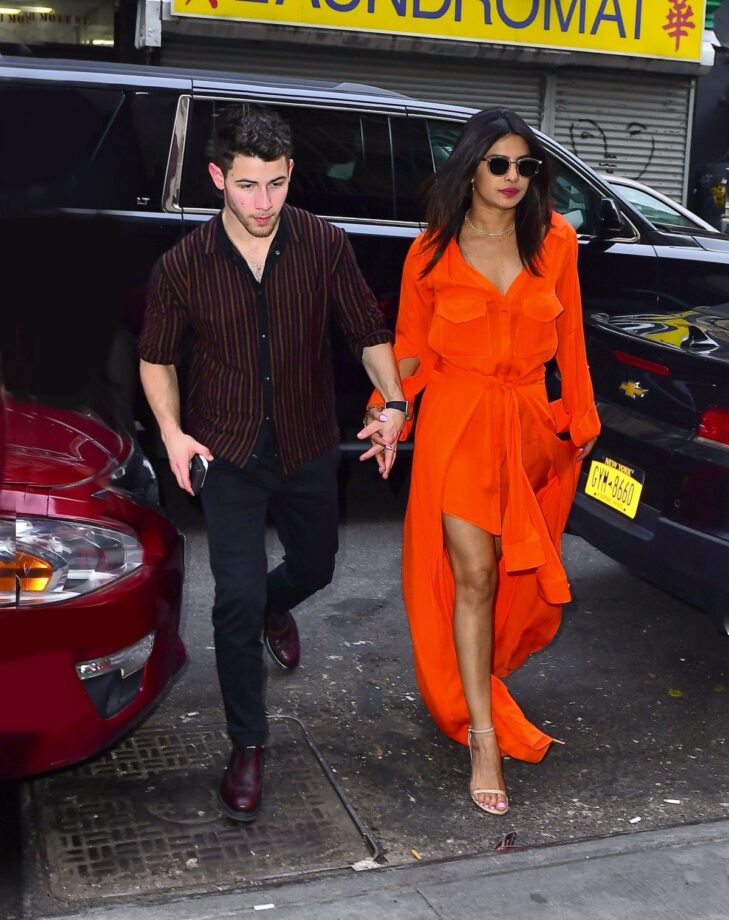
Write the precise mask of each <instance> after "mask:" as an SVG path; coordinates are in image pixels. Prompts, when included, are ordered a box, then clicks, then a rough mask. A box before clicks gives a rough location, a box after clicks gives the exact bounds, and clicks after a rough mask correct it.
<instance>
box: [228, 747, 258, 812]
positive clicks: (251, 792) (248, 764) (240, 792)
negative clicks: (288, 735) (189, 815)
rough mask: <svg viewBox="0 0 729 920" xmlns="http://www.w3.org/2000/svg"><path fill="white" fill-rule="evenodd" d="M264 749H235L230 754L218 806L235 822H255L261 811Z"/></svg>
mask: <svg viewBox="0 0 729 920" xmlns="http://www.w3.org/2000/svg"><path fill="white" fill-rule="evenodd" d="M262 791H263V746H262V745H259V746H258V747H246V748H236V747H234V748H233V750H232V751H231V754H230V760H229V761H228V766H227V767H226V768H225V773H224V774H223V782H222V783H221V784H220V789H219V790H218V804H219V805H220V807H221V808H222V809H223V811H224V812H225V814H226V815H227V816H228V817H229V818H232V819H233V820H234V821H253V819H254V818H255V817H256V815H257V814H258V812H259V811H260V810H261V793H262Z"/></svg>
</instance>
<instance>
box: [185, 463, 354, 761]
mask: <svg viewBox="0 0 729 920" xmlns="http://www.w3.org/2000/svg"><path fill="white" fill-rule="evenodd" d="M339 455H340V451H339V447H335V448H333V449H332V450H329V451H327V452H326V453H324V454H321V455H320V456H318V457H315V458H314V459H313V460H310V461H308V462H307V463H304V464H303V465H302V466H300V467H299V468H298V469H296V470H294V471H293V472H292V473H289V474H288V475H287V476H285V475H284V474H283V472H282V470H281V468H280V466H279V463H278V461H277V459H275V458H273V457H272V456H271V455H270V454H264V456H262V457H261V459H260V460H259V461H258V463H255V464H253V465H252V464H250V463H249V464H248V465H247V466H246V467H245V468H244V469H241V468H240V467H238V466H235V465H234V464H233V463H229V462H228V461H227V460H223V459H217V458H216V459H215V460H213V462H212V463H211V464H210V467H209V469H208V473H207V478H206V480H205V485H204V486H203V489H202V492H201V495H200V498H201V501H202V506H203V510H204V512H205V520H206V523H207V530H208V542H209V547H210V568H211V569H212V573H213V578H214V580H215V603H214V606H213V627H214V631H215V658H216V662H217V667H218V678H219V680H220V688H221V690H222V694H223V704H224V706H225V715H226V720H227V724H228V732H229V734H230V737H231V740H232V742H233V744H235V745H236V746H238V747H245V746H246V745H252V744H263V743H264V742H265V740H266V738H267V736H268V720H267V718H266V709H265V701H264V692H263V682H264V665H263V644H262V640H261V636H262V631H263V623H264V618H265V615H266V613H267V612H271V613H280V612H282V611H284V610H290V609H291V608H292V607H295V606H296V605H297V604H300V603H301V601H303V600H306V598H307V597H310V596H311V595H312V594H313V593H314V592H315V591H318V590H319V589H320V588H324V587H325V586H326V585H328V584H329V582H330V581H331V580H332V575H333V574H334V557H335V555H336V552H337V548H338V539H337V467H338V465H339ZM268 513H270V516H271V519H272V521H273V524H274V527H275V529H276V532H277V533H278V536H279V539H280V540H281V543H282V544H283V548H284V553H285V555H284V561H283V562H282V563H281V564H280V565H279V566H277V567H276V568H275V569H273V570H272V571H270V572H268V559H267V556H266V518H267V514H268Z"/></svg>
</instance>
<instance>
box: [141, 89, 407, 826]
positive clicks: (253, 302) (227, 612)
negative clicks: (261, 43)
mask: <svg viewBox="0 0 729 920" xmlns="http://www.w3.org/2000/svg"><path fill="white" fill-rule="evenodd" d="M293 166H294V163H293V160H292V144H291V136H290V131H289V128H288V126H287V124H286V123H285V122H284V121H283V120H282V119H281V118H280V117H279V116H278V115H277V114H276V113H274V112H272V111H269V110H266V109H251V110H246V109H245V108H244V107H242V106H231V107H229V108H228V109H226V110H225V111H224V112H223V114H221V115H220V116H219V119H218V126H217V129H216V138H215V150H214V154H213V157H212V162H211V163H210V164H209V171H210V176H211V178H212V181H213V183H214V185H215V187H216V188H217V189H218V190H219V191H220V192H222V196H223V200H224V206H223V209H222V211H221V212H220V214H218V215H217V216H216V217H215V218H213V219H212V220H211V221H209V223H207V224H205V225H204V226H202V227H200V228H198V229H196V230H194V231H193V232H192V233H190V234H189V235H188V236H187V237H186V238H185V239H184V240H182V242H181V243H179V244H178V245H177V246H175V247H174V248H173V249H171V250H170V251H169V252H167V253H166V254H165V255H164V256H163V257H162V259H161V260H160V261H159V262H158V264H157V266H156V267H155V269H154V272H153V274H152V277H151V280H150V286H149V295H148V304H147V312H146V318H145V324H144V329H143V331H142V336H141V340H140V356H141V377H142V384H143V386H144V390H145V393H146V395H147V399H148V400H149V403H150V406H151V408H152V411H153V412H154V414H155V417H156V419H157V422H158V424H159V428H160V432H161V434H162V439H163V441H164V443H165V446H166V448H167V453H168V456H169V461H170V466H171V468H172V472H173V473H174V475H175V478H176V479H177V483H178V485H179V486H180V487H181V488H183V489H185V490H186V491H187V492H192V489H191V485H190V476H189V465H190V461H191V459H192V458H193V457H194V455H195V454H200V455H202V456H203V457H204V458H205V459H206V460H207V461H209V466H208V471H207V478H206V479H205V484H204V486H203V488H202V490H201V492H200V497H201V501H202V506H203V510H204V513H205V519H206V524H207V529H208V540H209V547H210V564H211V569H212V572H213V576H214V580H215V603H214V607H213V625H214V630H215V653H216V662H217V668H218V677H219V680H220V686H221V690H222V696H223V703H224V706H225V713H226V720H227V725H228V731H229V734H230V737H231V740H232V742H233V750H232V752H231V755H230V760H229V763H228V767H227V769H226V771H225V774H224V776H223V781H222V784H221V786H220V790H219V802H220V805H221V807H222V809H223V811H224V812H225V814H227V815H228V816H229V817H231V818H234V819H235V820H238V821H251V820H253V819H254V818H255V816H256V814H257V813H258V811H259V808H260V803H261V790H262V780H263V763H264V744H265V741H266V738H267V733H268V725H267V720H266V713H265V705H264V699H263V652H262V643H261V633H262V632H263V634H264V636H265V642H266V646H267V648H268V650H269V652H270V653H271V655H272V656H273V658H274V660H275V661H276V662H278V664H279V665H280V666H281V667H283V668H285V669H287V670H291V669H293V668H295V667H296V665H297V664H298V661H299V637H298V631H297V627H296V622H295V621H294V618H293V616H292V615H291V612H290V611H291V608H292V607H295V606H296V605H297V604H299V603H300V602H301V601H303V600H305V599H306V598H307V597H309V596H310V595H311V594H313V593H314V592H315V591H318V590H319V589H321V588H323V587H325V586H326V585H327V584H329V582H330V581H331V578H332V574H333V571H334V556H335V553H336V551H337V494H336V493H337V480H336V470H337V465H338V460H339V448H338V441H339V434H338V432H337V428H336V423H335V418H334V392H333V389H334V387H333V383H334V381H333V374H332V367H331V355H330V341H329V325H330V319H331V318H332V317H333V318H334V320H335V321H336V322H337V323H338V325H339V326H340V328H341V329H342V331H343V332H344V335H345V337H346V338H347V340H348V342H349V345H350V346H351V347H352V349H353V350H354V351H355V353H356V354H358V355H360V356H361V359H362V361H363V364H364V366H365V369H366V371H367V373H368V375H369V377H370V379H371V380H372V382H373V383H374V385H375V386H376V387H377V389H378V390H379V391H380V393H382V394H383V396H384V397H385V399H386V400H388V401H394V402H395V403H396V404H395V405H394V406H392V407H387V408H385V409H384V410H383V411H382V412H381V413H380V414H379V416H378V417H377V418H375V420H374V422H373V423H372V424H371V425H369V426H368V427H367V428H366V429H364V431H363V432H362V433H361V434H362V435H363V436H365V435H366V436H370V435H372V436H373V444H372V447H371V448H370V450H369V451H367V453H366V454H365V455H363V459H364V458H365V457H368V456H372V455H374V454H376V453H377V454H381V456H378V464H379V466H380V470H381V472H382V473H383V475H384V476H387V473H388V472H389V469H390V467H391V465H392V462H393V459H394V456H395V448H396V440H397V435H398V432H399V429H400V428H401V427H402V425H403V422H404V418H405V415H406V413H407V404H406V403H404V401H402V399H403V397H402V390H401V387H400V378H399V374H398V371H397V366H396V362H395V357H394V353H393V350H392V345H391V340H392V336H391V334H390V332H389V331H388V330H387V329H386V328H385V325H384V322H383V319H382V317H381V315H380V314H379V312H378V310H377V306H376V303H375V299H374V296H373V294H372V292H371V291H370V290H369V288H368V287H367V285H366V283H365V281H364V279H363V278H362V275H361V274H360V272H359V269H358V268H357V265H356V262H355V259H354V254H353V252H352V250H351V247H350V245H349V243H348V241H347V239H346V237H345V234H344V233H343V231H341V230H339V229H337V228H336V227H333V226H332V225H331V224H328V223H326V222H325V221H322V220H320V219H319V218H317V217H314V216H313V215H312V214H309V213H307V212H306V211H301V210H298V209H296V208H292V207H290V206H289V205H286V204H285V201H286V195H287V192H288V187H289V180H290V177H291V171H292V169H293ZM183 340H185V342H186V343H187V344H188V345H189V355H190V358H189V368H188V373H187V376H186V378H185V379H186V384H185V394H184V395H185V397H186V398H185V418H184V428H183V426H182V422H181V413H180V389H179V383H178V377H177V371H176V364H178V363H179V361H180V358H181V352H182V348H183ZM267 512H270V514H271V517H272V519H273V522H274V525H275V527H276V529H277V532H278V535H279V537H280V539H281V542H282V544H283V547H284V551H285V557H284V561H283V563H282V564H281V565H279V566H278V567H277V568H275V569H274V570H273V571H271V572H268V573H267V559H266V551H265V524H266V514H267Z"/></svg>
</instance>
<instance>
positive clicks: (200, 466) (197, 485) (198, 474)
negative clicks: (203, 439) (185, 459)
mask: <svg viewBox="0 0 729 920" xmlns="http://www.w3.org/2000/svg"><path fill="white" fill-rule="evenodd" d="M207 472H208V461H207V460H206V459H205V457H203V455H202V454H195V456H194V457H193V458H192V460H191V461H190V486H191V488H192V491H193V492H194V493H195V495H199V494H200V492H201V491H202V487H203V485H204V483H205V477H206V476H207Z"/></svg>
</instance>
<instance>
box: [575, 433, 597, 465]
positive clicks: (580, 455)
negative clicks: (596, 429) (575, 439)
mask: <svg viewBox="0 0 729 920" xmlns="http://www.w3.org/2000/svg"><path fill="white" fill-rule="evenodd" d="M595 441H597V438H596V437H595V438H590V440H589V441H588V442H587V443H586V444H583V445H582V446H581V447H578V448H577V459H578V460H584V459H585V458H586V457H587V455H588V454H589V453H590V451H591V450H592V448H593V447H594V446H595Z"/></svg>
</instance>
